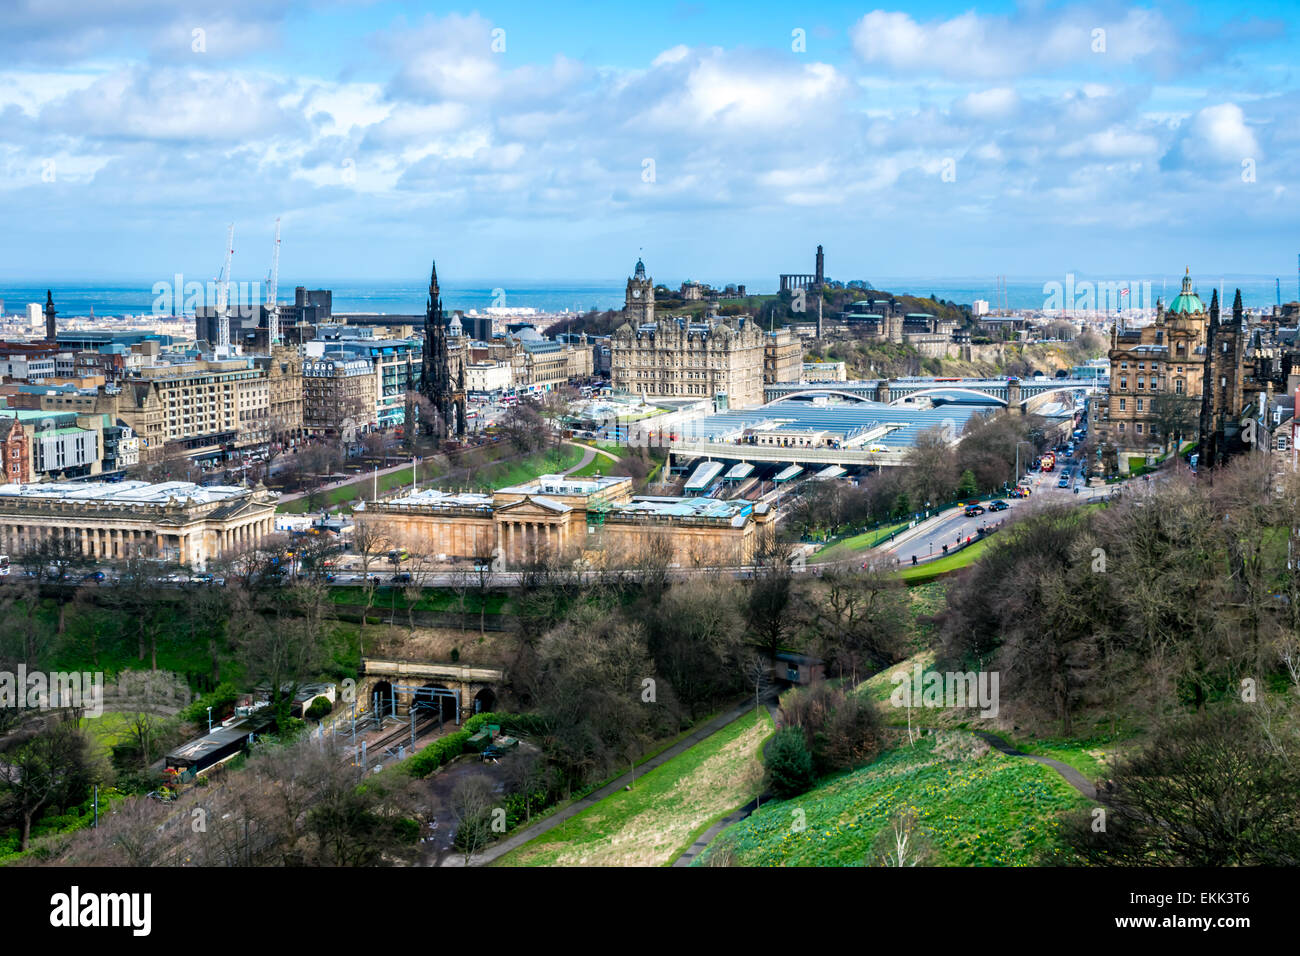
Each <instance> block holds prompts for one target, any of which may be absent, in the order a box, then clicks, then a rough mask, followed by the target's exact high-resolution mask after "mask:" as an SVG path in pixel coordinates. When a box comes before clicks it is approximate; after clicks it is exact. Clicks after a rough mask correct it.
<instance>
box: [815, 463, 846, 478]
mask: <svg viewBox="0 0 1300 956" xmlns="http://www.w3.org/2000/svg"><path fill="white" fill-rule="evenodd" d="M846 474H848V473H847V472H846V471H845V470H844V469H843V468H841V467H840V466H839V465H827V466H826V467H825V468H823V469H822V470H821V471H819V472H817V474H815V475H813V478H814V479H816V480H817V481H824V480H825V479H827V478H842V477H844V475H846Z"/></svg>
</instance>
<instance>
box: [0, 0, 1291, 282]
mask: <svg viewBox="0 0 1300 956" xmlns="http://www.w3.org/2000/svg"><path fill="white" fill-rule="evenodd" d="M1298 26H1300V5H1297V4H1295V3H1294V2H1270V0H1258V2H1253V3H1251V4H1249V5H1243V4H1228V3H1214V4H1210V3H1201V4H1174V3H1152V4H1148V5H1143V6H1130V5H1127V4H1123V3H1090V2H1080V3H1072V2H1065V3H1033V2H1031V3H1022V4H1011V3H1006V4H1001V3H997V4H995V3H982V4H980V5H979V7H978V8H972V7H970V6H966V5H961V4H955V3H936V2H930V0H919V2H909V3H908V4H907V5H906V6H903V5H899V6H897V7H894V8H872V7H871V6H870V5H861V4H845V3H840V2H837V0H819V2H817V3H815V4H814V3H768V2H761V0H748V2H743V3H742V2H734V3H704V2H701V3H662V4H655V3H641V4H612V3H608V2H592V3H538V2H536V0H528V2H493V3H490V4H487V5H483V6H477V7H475V6H446V5H441V4H438V5H434V4H429V3H407V2H387V0H372V2H364V0H355V2H349V0H318V2H307V0H212V2H180V3H177V2H176V0H94V2H90V0H83V2H74V0H4V2H3V3H2V4H0V253H2V255H0V277H3V278H6V279H9V280H11V281H24V280H29V281H31V282H33V283H39V282H42V281H45V280H47V279H51V280H59V279H61V280H69V279H85V280H109V279H115V278H116V279H130V280H137V279H145V280H149V279H153V278H158V277H166V276H170V275H171V274H172V273H174V272H177V271H182V272H185V273H188V274H193V275H198V276H205V275H208V274H210V273H213V272H215V270H216V268H217V267H218V266H219V264H220V260H221V258H222V252H223V245H224V238H225V232H226V226H227V224H228V223H230V222H234V223H235V226H236V243H235V246H236V268H235V270H234V274H235V277H236V278H237V279H238V278H241V277H246V278H260V277H261V276H263V275H264V274H265V271H266V268H267V265H268V260H269V257H270V248H271V235H272V230H273V225H272V223H273V220H274V219H275V217H277V216H279V217H281V219H282V224H283V235H284V243H283V253H282V259H281V271H282V273H283V274H286V275H290V276H299V277H313V278H329V277H335V278H338V279H340V280H341V279H344V278H351V279H362V278H413V277H419V276H421V275H424V274H427V268H428V265H427V264H428V260H429V259H430V257H432V256H436V257H437V259H438V262H439V271H440V272H441V273H442V274H444V275H456V276H463V277H466V278H471V277H472V278H484V277H505V278H538V279H562V278H608V277H618V276H623V275H627V274H628V272H629V271H630V268H631V263H632V262H634V261H635V259H636V257H637V254H638V251H640V250H642V249H643V250H644V255H645V258H646V262H647V264H648V265H649V266H650V268H651V272H652V274H654V275H655V276H656V277H657V278H663V279H667V280H670V281H679V280H680V279H682V278H686V277H694V278H700V279H705V280H713V281H717V280H724V281H725V280H727V279H728V278H737V277H738V278H742V279H743V278H745V277H751V278H752V277H754V276H762V275H774V274H775V273H777V272H780V271H796V270H807V271H811V264H812V263H811V259H812V248H813V247H814V246H815V245H816V244H817V243H818V242H821V243H824V244H825V245H826V248H827V271H828V273H829V274H830V275H832V276H833V277H836V278H842V279H848V278H865V279H868V280H870V279H871V278H872V277H873V276H891V275H892V276H899V275H904V276H922V275H923V276H952V277H956V276H986V275H992V274H995V273H1005V274H1009V275H1011V276H1013V277H1014V276H1022V277H1032V276H1052V275H1060V274H1063V273H1064V272H1066V271H1067V270H1074V271H1078V272H1082V273H1086V274H1093V275H1099V274H1122V275H1147V274H1170V273H1174V272H1181V271H1182V267H1183V266H1184V265H1190V266H1191V267H1192V269H1193V271H1194V272H1200V273H1204V274H1210V273H1213V274H1222V273H1238V274H1240V273H1251V274H1261V275H1275V274H1277V275H1282V276H1289V275H1294V273H1293V271H1292V270H1293V269H1294V268H1295V264H1296V258H1295V257H1296V254H1297V252H1300V76H1298V75H1297V70H1298V69H1300V68H1298V67H1297V62H1298V59H1297V56H1296V53H1297V48H1298V44H1297V28H1298Z"/></svg>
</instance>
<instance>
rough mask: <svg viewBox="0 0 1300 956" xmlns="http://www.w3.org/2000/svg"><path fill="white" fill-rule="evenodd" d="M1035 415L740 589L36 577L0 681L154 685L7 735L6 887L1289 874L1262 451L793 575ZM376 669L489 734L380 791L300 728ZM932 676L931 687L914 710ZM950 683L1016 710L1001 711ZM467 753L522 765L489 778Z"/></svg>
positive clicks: (460, 734)
mask: <svg viewBox="0 0 1300 956" xmlns="http://www.w3.org/2000/svg"><path fill="white" fill-rule="evenodd" d="M1033 427H1034V423H1033V420H1032V418H1029V419H1023V418H1022V419H1017V420H1015V421H1013V420H1012V419H1011V418H1010V417H1009V416H999V417H997V418H995V419H993V420H991V421H990V422H988V423H987V424H986V425H985V426H984V428H983V429H982V430H976V431H975V432H974V433H973V434H972V435H970V436H968V437H967V439H966V440H964V441H963V442H962V443H961V444H959V445H958V446H957V448H956V449H955V450H948V451H946V452H945V451H943V450H942V449H939V448H937V447H936V448H931V449H929V450H926V448H925V447H924V444H923V445H922V450H921V451H918V452H917V456H918V457H916V458H915V459H914V460H912V461H911V462H910V463H909V465H908V466H907V467H904V468H902V469H897V470H895V471H894V472H891V473H890V476H889V481H888V482H887V483H886V482H873V481H867V482H864V483H863V484H862V485H861V486H860V487H853V486H836V485H825V486H823V487H822V488H820V489H819V490H818V491H817V492H815V493H813V492H809V493H808V496H807V497H806V498H805V499H804V500H802V501H800V502H796V503H795V505H794V506H793V507H792V508H791V509H790V512H789V515H788V517H787V519H786V520H785V521H783V522H782V524H781V529H782V530H781V533H780V535H779V536H773V537H770V538H767V539H765V540H763V541H762V542H761V543H760V546H759V548H758V551H757V554H756V556H755V559H754V563H753V566H752V567H750V568H747V569H745V570H744V571H743V572H742V573H739V574H737V573H735V572H734V571H732V570H729V569H707V568H699V569H682V568H674V567H670V566H669V563H668V555H667V553H666V551H665V550H664V549H656V548H653V547H651V548H648V549H647V551H646V553H644V554H642V555H640V556H639V557H638V558H637V560H636V561H635V562H630V563H629V564H628V565H627V566H624V567H603V566H599V565H587V566H576V567H574V566H570V567H561V566H554V565H550V564H546V563H540V564H536V565H533V566H529V567H525V568H523V569H522V570H520V572H519V573H518V575H516V576H513V577H512V578H511V579H510V580H509V581H504V580H503V581H495V580H493V578H492V577H491V575H488V574H485V573H483V571H482V569H480V570H478V571H475V570H473V569H463V570H461V571H458V572H456V574H457V575H458V576H457V577H455V578H454V579H452V580H451V583H450V584H448V585H446V586H443V587H439V588H433V587H428V588H422V587H419V586H418V585H414V586H412V585H407V586H396V585H385V586H378V587H376V586H368V587H363V588H350V589H349V588H341V587H338V586H335V585H333V584H331V583H330V581H329V580H328V577H327V571H326V568H327V565H328V562H329V561H330V559H331V557H332V555H333V554H334V552H333V551H332V546H331V545H329V544H328V543H317V544H314V545H308V546H305V548H304V550H303V551H302V552H301V553H300V554H299V555H298V557H299V559H300V560H299V567H300V569H301V574H300V576H299V577H298V578H296V579H286V578H285V577H284V575H282V574H281V573H280V572H279V570H278V564H277V562H278V561H279V560H280V558H281V556H282V550H281V549H282V547H283V545H280V544H275V543H272V544H271V545H269V546H268V547H266V548H263V549H261V550H257V551H253V552H250V553H248V554H246V555H244V556H243V557H242V558H241V560H240V561H238V562H236V563H235V564H232V565H231V566H230V567H229V568H226V569H225V570H224V573H223V575H222V576H223V578H224V585H223V586H216V585H214V584H212V583H207V582H204V581H202V580H198V581H193V580H190V579H186V580H185V581H184V582H180V581H171V582H169V581H168V580H167V575H166V574H164V570H165V569H160V568H159V567H158V566H157V565H155V564H153V563H152V562H148V561H145V560H143V559H141V560H135V561H130V562H127V563H125V564H123V565H122V566H121V567H120V568H117V569H115V575H116V576H117V583H116V584H114V585H113V586H111V587H104V586H95V585H93V584H88V583H83V582H82V581H81V575H79V574H77V573H75V569H74V568H73V567H72V559H71V557H70V556H68V555H61V554H58V553H43V554H40V555H37V556H34V557H33V558H32V559H31V563H33V564H34V565H36V566H39V567H41V568H45V569H46V570H45V571H44V572H43V573H42V574H39V575H31V576H26V575H18V574H15V575H13V576H11V578H10V580H9V581H7V582H6V583H5V584H4V585H3V586H2V587H0V600H3V605H4V606H3V615H2V616H0V622H2V624H0V658H2V659H3V662H4V666H3V668H0V669H4V670H7V671H14V670H15V669H16V668H17V667H18V666H19V665H23V666H25V667H26V668H27V669H28V670H29V671H31V670H37V669H43V670H47V671H55V670H82V671H99V672H103V673H104V674H105V675H106V679H107V682H108V683H109V684H110V685H112V684H113V683H114V682H115V681H120V679H121V677H122V675H123V674H134V675H139V674H141V673H143V674H152V675H155V682H154V683H153V684H151V685H149V686H152V687H154V689H155V691H156V695H155V698H154V699H153V700H149V699H147V698H148V695H149V691H148V690H147V689H146V690H137V691H136V692H133V693H132V694H130V695H122V696H119V697H116V698H115V697H113V696H111V695H110V697H109V698H107V699H106V702H105V712H104V714H103V716H100V717H92V716H88V715H86V714H77V713H67V712H56V711H51V712H46V713H32V712H28V711H21V710H16V709H7V710H4V711H2V712H0V720H3V721H4V724H3V726H0V735H2V736H0V748H2V750H0V770H2V771H3V773H0V826H3V828H4V829H3V831H0V838H2V839H3V842H2V843H0V853H3V854H4V858H5V859H6V861H7V862H8V863H9V864H10V865H44V864H54V865H59V864H74V863H75V864H99V865H118V864H133V865H179V864H182V863H186V864H195V863H198V864H212V865H219V864H231V865H234V864H244V865H249V864H251V865H264V866H275V865H335V864H373V865H402V864H409V863H416V862H424V863H442V864H450V863H461V864H466V863H468V864H482V863H492V864H493V865H521V866H522V865H671V864H676V865H686V864H692V865H714V866H726V865H733V866H769V865H790V864H801V865H843V866H862V865H872V866H877V865H880V866H892V865H917V864H922V865H957V866H962V865H989V866H1001V865H1063V864H1064V865H1080V866H1091V865H1098V866H1150V865H1233V864H1240V865H1249V864H1294V863H1296V862H1297V861H1298V860H1300V837H1297V833H1300V827H1297V824H1298V823H1300V820H1298V819H1297V816H1298V815H1300V808H1297V806H1296V803H1295V799H1294V795H1295V793H1296V792H1297V791H1298V789H1300V770H1298V769H1297V768H1300V696H1298V695H1300V637H1298V635H1300V569H1298V568H1297V562H1296V558H1295V555H1296V553H1297V546H1298V545H1300V542H1298V541H1297V540H1296V538H1295V531H1294V529H1296V528H1298V527H1300V504H1297V502H1300V486H1298V485H1297V478H1296V476H1295V475H1294V473H1289V472H1288V473H1285V474H1278V473H1276V472H1275V471H1273V470H1272V469H1271V468H1270V467H1269V466H1268V462H1267V457H1266V456H1246V457H1244V458H1241V459H1239V460H1237V461H1235V462H1234V463H1232V464H1231V465H1229V466H1227V467H1225V468H1222V469H1218V470H1216V471H1214V472H1207V471H1202V473H1201V475H1200V476H1199V477H1194V476H1192V475H1190V474H1189V473H1188V472H1187V471H1186V469H1178V468H1175V467H1173V466H1174V464H1175V462H1173V461H1171V462H1170V463H1169V467H1168V468H1166V469H1164V470H1161V471H1159V472H1157V473H1156V476H1155V480H1152V481H1146V482H1144V481H1141V480H1140V479H1139V480H1137V481H1134V482H1131V483H1129V485H1128V486H1126V487H1125V488H1124V490H1123V491H1122V493H1120V494H1119V495H1117V496H1114V497H1110V498H1107V499H1106V500H1104V501H1100V502H1097V503H1095V504H1091V505H1087V506H1083V507H1077V506H1065V505H1061V506H1055V505H1042V506H1039V507H1036V508H1032V509H1031V508H1026V509H1023V510H1017V511H1016V512H1013V514H1015V515H1017V516H1016V517H1014V518H1012V519H1011V520H1008V521H1007V523H1006V524H1005V525H1004V526H1003V527H1002V528H1001V529H1000V530H999V531H998V533H997V534H996V535H994V536H993V537H992V539H991V540H990V541H988V542H987V543H986V545H985V546H983V547H982V548H981V549H980V550H979V551H978V552H977V553H973V554H971V555H970V556H969V557H968V558H967V559H965V561H964V562H953V563H952V565H951V566H949V567H948V568H946V572H947V573H941V574H933V575H930V576H928V580H924V583H915V581H914V580H913V581H909V580H908V579H906V578H905V577H904V576H903V575H901V574H900V573H899V571H898V570H897V569H896V568H895V567H893V566H892V565H890V564H886V563H884V562H880V561H877V560H875V559H874V558H873V554H872V551H871V550H870V548H869V547H867V548H864V549H863V550H861V551H860V552H855V553H854V554H853V556H852V558H851V560H839V559H836V560H826V561H819V560H818V556H817V553H813V554H812V555H811V556H809V557H807V558H806V559H803V558H801V559H798V560H793V561H792V560H791V559H792V556H794V555H801V554H804V553H805V552H806V551H807V550H808V545H809V544H810V543H820V542H821V541H822V539H825V538H827V537H830V538H833V539H835V540H844V539H845V537H846V536H854V535H863V534H866V533H867V532H868V531H870V530H871V529H873V528H875V529H879V528H882V527H884V528H887V527H888V526H889V522H891V521H894V520H896V515H897V513H898V507H899V499H900V497H902V498H907V499H909V500H912V501H915V500H925V499H929V500H946V498H944V496H945V495H946V496H948V497H953V496H956V495H958V494H959V493H960V491H961V490H963V489H964V488H970V487H973V488H974V489H975V490H976V491H977V492H978V493H981V494H983V493H986V492H987V491H988V490H991V489H993V488H996V487H999V486H1000V485H1002V484H1003V483H1005V482H1007V481H1009V480H1014V478H1013V469H1014V453H1015V447H1016V443H1017V442H1018V441H1023V440H1026V438H1025V436H1026V435H1028V434H1029V432H1028V431H1026V430H1028V429H1032V428H1033ZM927 454H928V455H930V456H931V457H930V458H923V457H920V456H924V455H927ZM945 454H946V455H949V456H950V457H948V458H944V459H942V460H940V456H941V455H945ZM907 510H908V508H906V507H905V508H903V511H904V512H905V511H907ZM313 549H314V550H313ZM839 554H840V555H841V556H842V555H843V551H841V552H839ZM413 560H417V561H426V562H427V561H428V559H427V558H422V557H420V556H414V557H413ZM60 566H63V567H65V569H66V570H67V573H62V574H59V573H55V571H56V570H57V568H58V567H60ZM426 566H431V564H428V565H426ZM358 601H360V602H361V606H360V608H359V609H358V603H357V602H358ZM366 657H391V658H407V659H418V660H438V661H445V662H449V663H451V662H455V663H465V664H473V665H477V666H484V667H495V668H499V669H501V670H502V671H503V673H504V678H503V680H502V683H501V685H500V686H499V688H498V695H497V699H496V701H495V703H494V704H493V709H492V711H491V712H488V713H482V714H477V715H474V716H472V717H470V716H469V715H465V716H466V718H467V719H465V720H464V721H463V723H462V724H461V725H460V726H459V727H457V726H455V725H454V724H451V723H448V724H447V726H445V727H443V728H442V730H441V732H440V733H439V734H438V735H437V736H435V737H432V738H428V739H425V740H422V741H421V743H420V746H419V747H417V748H412V750H411V751H409V752H406V753H404V754H403V755H402V757H401V759H394V758H390V759H387V760H386V761H384V766H383V769H382V770H381V771H380V772H377V773H376V772H374V771H373V769H372V768H368V767H367V768H364V769H363V768H362V767H361V766H360V762H359V761H358V759H357V757H356V755H355V754H349V753H347V752H345V750H344V748H343V743H342V740H345V738H340V736H339V735H335V736H334V737H332V738H328V739H321V738H320V737H319V736H318V735H317V734H315V730H316V729H317V726H318V724H319V723H320V722H322V721H324V722H328V721H330V720H331V716H333V718H334V719H337V717H338V713H339V709H340V706H342V705H337V704H336V705H335V706H334V707H333V708H331V707H326V706H317V707H313V708H311V709H310V710H308V711H305V712H303V713H301V714H296V713H295V711H294V709H293V702H294V700H295V697H296V696H297V690H298V689H299V688H301V687H303V686H305V685H307V684H309V683H315V682H330V683H334V684H336V685H339V686H342V685H344V684H345V683H346V682H347V681H349V680H353V681H355V680H357V679H358V678H359V677H360V676H361V673H360V669H359V668H360V664H361V661H362V659H363V658H366ZM953 675H958V677H959V678H960V677H969V678H970V682H969V683H968V684H965V685H963V684H962V683H961V681H960V680H957V681H954V678H953ZM990 678H993V679H992V680H990ZM914 681H915V686H916V687H917V688H918V689H919V688H930V689H932V688H935V687H937V688H939V689H940V690H939V692H938V693H937V694H932V693H928V692H923V693H918V694H915V695H913V694H911V693H910V691H909V693H908V694H905V695H901V696H900V688H901V687H903V686H905V685H906V686H907V687H909V688H911V687H912V686H914V684H913V682H914ZM981 681H982V683H981ZM133 686H142V685H133ZM954 686H957V687H959V688H960V687H962V686H969V687H976V686H979V687H983V688H984V689H985V690H989V689H992V688H996V694H997V698H996V700H995V701H993V703H994V704H995V706H992V707H990V706H988V705H989V703H990V702H989V701H988V700H983V701H979V700H971V699H969V697H967V698H964V699H963V698H961V696H960V695H958V696H957V697H956V698H954V696H953V694H952V692H951V690H952V688H953V687H954ZM161 688H168V689H169V690H167V692H166V693H164V692H163V690H161ZM259 691H260V692H261V693H263V694H265V695H266V696H268V697H269V699H270V703H269V707H270V711H269V712H270V713H271V714H273V715H274V717H275V723H274V729H273V730H270V731H268V732H267V733H265V734H264V735H263V736H262V737H261V739H260V740H258V741H256V742H255V743H254V744H253V745H252V747H251V749H250V750H249V751H248V752H247V753H244V754H242V755H240V756H239V757H238V758H236V759H235V760H232V761H230V762H229V763H227V764H225V765H223V766H222V767H221V768H220V769H218V770H216V771H214V772H212V773H210V774H208V775H206V776H204V777H200V778H199V779H198V780H197V781H195V782H194V783H193V784H192V785H189V786H186V787H185V788H183V789H182V790H181V791H180V792H165V793H164V792H161V791H162V789H163V788H164V787H165V785H166V781H165V779H164V778H163V777H162V775H161V769H160V761H161V758H162V755H163V754H164V753H165V752H166V751H167V750H168V749H169V748H172V747H174V746H175V745H177V744H178V743H180V742H182V741H185V740H188V739H191V738H193V737H194V736H196V735H199V734H201V733H202V732H203V731H204V730H205V729H206V727H207V720H208V708H209V707H211V708H212V714H213V716H214V717H221V716H224V715H226V714H228V713H229V712H230V710H231V708H232V706H233V705H234V703H235V701H236V700H237V699H238V698H239V697H241V696H242V695H250V694H251V695H256V694H258V693H259ZM115 702H116V703H115ZM119 704H120V705H121V706H120V707H119V706H118V705H119ZM330 711H333V715H331V713H330ZM484 732H488V733H489V734H490V735H494V736H493V738H492V739H494V740H495V739H497V737H505V738H508V739H509V740H511V741H514V742H518V746H517V747H516V748H514V749H511V750H510V751H509V752H506V753H502V754H499V755H498V756H497V758H496V759H494V760H487V761H485V760H483V759H482V756H481V754H480V753H478V752H476V751H477V750H481V749H482V746H481V744H475V743H474V741H482V739H483V734H484ZM336 741H339V742H337V743H336ZM363 774H364V778H363ZM96 788H97V793H98V821H97V822H98V825H97V826H91V823H92V816H93V809H92V807H93V800H94V795H95V793H96ZM742 808H744V809H743V811H742ZM737 811H741V812H737ZM200 819H201V820H202V821H204V824H203V825H202V826H198V825H195V824H194V821H195V820H200ZM430 834H433V835H432V836H431V835H430Z"/></svg>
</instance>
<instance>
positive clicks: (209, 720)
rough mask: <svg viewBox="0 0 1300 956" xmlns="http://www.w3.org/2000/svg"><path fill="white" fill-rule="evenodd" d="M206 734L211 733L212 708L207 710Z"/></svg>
mask: <svg viewBox="0 0 1300 956" xmlns="http://www.w3.org/2000/svg"><path fill="white" fill-rule="evenodd" d="M208 733H212V708H211V707H209V708H208Z"/></svg>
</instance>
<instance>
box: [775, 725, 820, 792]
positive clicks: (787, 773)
mask: <svg viewBox="0 0 1300 956" xmlns="http://www.w3.org/2000/svg"><path fill="white" fill-rule="evenodd" d="M766 764H767V788H768V789H769V790H771V791H772V793H773V794H774V795H775V796H777V797H780V798H782V799H785V798H788V797H794V796H798V795H799V794H801V793H803V792H804V791H805V790H807V789H808V788H809V787H811V786H812V785H813V769H812V754H810V753H809V752H808V745H807V744H805V743H804V739H803V731H802V730H800V729H799V728H798V727H785V728H782V729H781V730H779V731H777V733H776V735H775V736H774V737H773V738H772V742H771V743H770V744H768V747H767V755H766Z"/></svg>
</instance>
